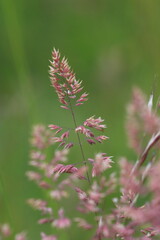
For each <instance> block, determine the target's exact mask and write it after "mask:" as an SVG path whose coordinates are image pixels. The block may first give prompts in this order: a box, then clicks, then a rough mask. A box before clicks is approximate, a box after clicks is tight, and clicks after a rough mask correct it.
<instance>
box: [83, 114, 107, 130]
mask: <svg viewBox="0 0 160 240" xmlns="http://www.w3.org/2000/svg"><path fill="white" fill-rule="evenodd" d="M102 122H104V120H103V119H101V117H99V118H94V116H92V117H90V118H88V119H86V121H85V122H84V126H88V127H91V128H95V129H97V130H99V131H102V130H103V129H105V128H106V125H104V124H101V123H102Z"/></svg>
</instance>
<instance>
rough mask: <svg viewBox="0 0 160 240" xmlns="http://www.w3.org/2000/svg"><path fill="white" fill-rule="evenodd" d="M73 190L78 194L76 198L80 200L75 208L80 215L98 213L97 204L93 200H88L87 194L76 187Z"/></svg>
mask: <svg viewBox="0 0 160 240" xmlns="http://www.w3.org/2000/svg"><path fill="white" fill-rule="evenodd" d="M75 190H76V192H77V193H78V197H79V199H80V205H79V206H78V208H77V209H78V211H80V212H82V213H87V212H98V211H99V208H98V207H97V203H96V201H95V200H93V199H92V198H90V196H89V195H88V194H87V193H85V192H84V191H83V190H82V189H80V188H78V187H76V188H75Z"/></svg>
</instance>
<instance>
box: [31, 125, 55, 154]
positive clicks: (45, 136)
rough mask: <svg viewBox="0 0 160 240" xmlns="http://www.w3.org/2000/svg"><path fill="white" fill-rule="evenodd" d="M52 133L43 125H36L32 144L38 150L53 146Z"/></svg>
mask: <svg viewBox="0 0 160 240" xmlns="http://www.w3.org/2000/svg"><path fill="white" fill-rule="evenodd" d="M50 136H51V133H50V132H49V130H47V129H46V128H45V126H43V125H36V126H34V128H33V137H32V139H31V143H32V145H33V146H34V147H36V148H38V149H44V148H45V147H47V146H48V145H50V144H51V138H50Z"/></svg>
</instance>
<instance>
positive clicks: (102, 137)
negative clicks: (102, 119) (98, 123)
mask: <svg viewBox="0 0 160 240" xmlns="http://www.w3.org/2000/svg"><path fill="white" fill-rule="evenodd" d="M95 139H96V140H97V141H98V142H99V143H102V142H103V141H105V140H106V139H108V137H107V136H104V135H102V136H98V137H95Z"/></svg>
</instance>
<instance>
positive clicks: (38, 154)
mask: <svg viewBox="0 0 160 240" xmlns="http://www.w3.org/2000/svg"><path fill="white" fill-rule="evenodd" d="M45 157H46V156H45V155H44V154H42V153H41V152H39V151H32V152H31V158H32V159H33V160H40V161H43V160H45Z"/></svg>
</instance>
